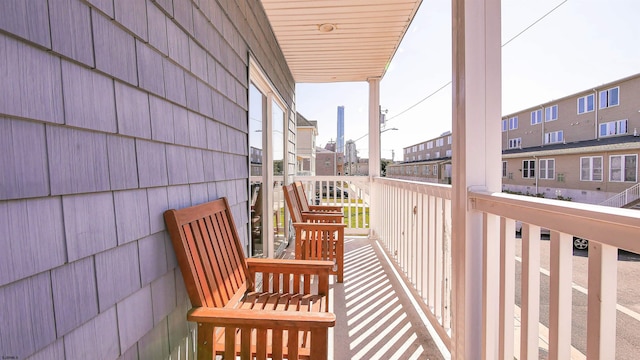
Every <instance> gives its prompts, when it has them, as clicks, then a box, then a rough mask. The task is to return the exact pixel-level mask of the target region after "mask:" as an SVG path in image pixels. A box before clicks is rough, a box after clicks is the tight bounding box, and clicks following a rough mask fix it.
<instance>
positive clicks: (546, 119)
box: [544, 104, 558, 122]
mask: <svg viewBox="0 0 640 360" xmlns="http://www.w3.org/2000/svg"><path fill="white" fill-rule="evenodd" d="M553 108H555V109H556V117H553V110H551V117H549V118H547V109H553ZM556 120H558V104H556V105H551V106H547V107H545V108H544V122H550V121H556Z"/></svg>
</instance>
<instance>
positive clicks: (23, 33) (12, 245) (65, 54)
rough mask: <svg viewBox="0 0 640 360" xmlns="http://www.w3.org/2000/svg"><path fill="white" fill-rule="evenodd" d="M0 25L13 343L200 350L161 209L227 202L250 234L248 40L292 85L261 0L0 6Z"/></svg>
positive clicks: (68, 348)
mask: <svg viewBox="0 0 640 360" xmlns="http://www.w3.org/2000/svg"><path fill="white" fill-rule="evenodd" d="M238 2H239V3H240V4H238ZM174 11H175V12H174ZM0 29H1V30H2V31H1V33H0V54H1V55H0V57H2V61H0V73H2V74H6V76H5V78H3V84H8V86H3V87H0V152H2V154H3V155H4V156H3V157H2V159H0V229H3V230H4V231H5V233H6V234H7V236H3V237H0V248H2V249H4V251H1V252H0V304H3V306H2V307H0V322H1V323H2V324H9V325H8V326H7V327H8V328H11V329H12V331H11V332H5V331H3V332H0V349H2V352H3V353H8V354H10V355H14V354H15V355H17V356H19V357H20V358H27V357H29V356H32V357H33V358H34V359H45V358H46V359H62V358H68V359H87V358H91V359H114V358H123V359H138V358H145V357H152V358H153V357H166V356H167V355H168V354H171V356H173V357H177V356H181V357H182V358H187V357H188V358H192V357H193V354H192V349H193V344H192V343H191V341H192V339H193V337H192V335H193V332H194V331H195V325H194V324H189V323H187V322H186V321H185V314H186V312H187V310H188V309H189V307H190V305H189V302H188V298H187V294H186V290H185V288H184V283H183V280H182V275H181V273H180V271H179V269H178V268H177V262H176V257H175V253H174V252H173V249H172V244H171V241H170V239H169V237H168V235H167V233H166V230H165V225H164V220H163V218H162V213H163V212H164V211H165V210H166V209H168V208H182V207H185V206H190V205H192V204H200V203H203V202H205V201H209V200H213V199H215V198H218V197H220V196H226V197H228V198H229V201H230V203H231V204H232V212H233V214H234V216H235V220H236V224H237V226H238V227H239V230H240V232H241V238H242V241H244V242H246V241H247V239H246V238H247V233H248V230H247V226H246V224H247V222H248V204H247V201H248V199H247V187H248V158H247V152H248V150H247V124H248V120H247V86H248V83H247V76H248V69H247V61H248V53H249V50H251V52H252V53H253V54H255V57H256V61H257V62H258V63H260V64H262V65H263V70H264V71H265V73H266V74H267V75H268V76H269V78H270V80H271V81H272V82H273V83H274V84H275V87H276V88H277V89H278V90H279V92H280V95H281V96H282V97H283V98H284V99H285V101H286V102H287V103H289V104H291V99H293V93H292V92H293V89H294V82H293V78H292V76H291V74H290V72H289V70H288V68H287V66H286V64H285V63H284V62H283V61H282V60H283V56H282V53H281V51H280V50H279V48H278V47H277V43H276V41H275V38H274V37H273V34H272V33H271V29H270V27H269V24H268V21H267V19H266V16H265V14H264V13H262V9H261V7H257V8H256V7H255V6H253V7H252V6H249V4H248V3H246V0H236V1H214V0H198V1H194V0H134V1H124V0H119V1H113V0H49V1H48V2H47V1H45V0H33V1H0ZM190 334H191V335H190Z"/></svg>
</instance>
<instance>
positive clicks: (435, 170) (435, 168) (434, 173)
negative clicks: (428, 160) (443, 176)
mask: <svg viewBox="0 0 640 360" xmlns="http://www.w3.org/2000/svg"><path fill="white" fill-rule="evenodd" d="M433 176H438V165H433Z"/></svg>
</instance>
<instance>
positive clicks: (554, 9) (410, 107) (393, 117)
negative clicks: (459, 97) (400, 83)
mask: <svg viewBox="0 0 640 360" xmlns="http://www.w3.org/2000/svg"><path fill="white" fill-rule="evenodd" d="M567 1H569V0H564V1H563V2H561V3H560V4H558V5H556V7H554V8H553V9H551V10H549V11H548V12H547V13H545V14H544V15H542V16H541V17H539V18H538V19H537V20H536V21H534V22H533V23H531V24H530V25H529V26H527V27H526V28H524V29H523V30H522V31H520V32H519V33H517V34H516V35H515V36H513V37H512V38H511V39H509V40H507V42H505V43H504V44H502V46H501V47H505V46H506V45H507V44H509V43H510V42H512V41H513V40H515V39H516V38H518V37H519V36H520V35H522V34H524V33H525V32H526V31H527V30H529V29H531V28H532V27H533V26H534V25H536V24H537V23H539V22H540V21H541V20H542V19H544V18H545V17H547V16H548V15H549V14H551V13H553V12H554V11H556V10H557V9H558V8H559V7H560V6H562V5H564V3H566V2H567ZM451 83H452V81H449V82H448V83H446V84H444V85H442V86H441V87H440V88H438V90H436V91H434V92H432V93H431V94H429V95H427V96H426V97H424V98H423V99H421V100H419V101H418V102H417V103H415V104H413V105H411V106H409V107H408V108H406V109H405V110H403V111H401V112H400V113H399V114H397V115H394V116H392V117H390V118H388V119H387V121H390V120H393V119H395V118H397V117H399V116H400V115H402V114H404V113H406V112H407V111H409V110H411V109H413V108H414V107H416V106H418V105H420V104H421V103H423V102H424V101H425V100H427V99H429V98H430V97H432V96H434V95H435V94H437V93H439V92H440V91H442V90H444V88H446V87H447V86H449V85H451Z"/></svg>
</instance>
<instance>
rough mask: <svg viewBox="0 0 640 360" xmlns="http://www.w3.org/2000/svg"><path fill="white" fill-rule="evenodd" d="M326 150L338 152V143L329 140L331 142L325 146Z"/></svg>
mask: <svg viewBox="0 0 640 360" xmlns="http://www.w3.org/2000/svg"><path fill="white" fill-rule="evenodd" d="M324 149H325V150H329V151H333V152H335V151H336V142H335V141H333V140H329V142H328V143H327V144H326V145H325V146H324Z"/></svg>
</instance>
